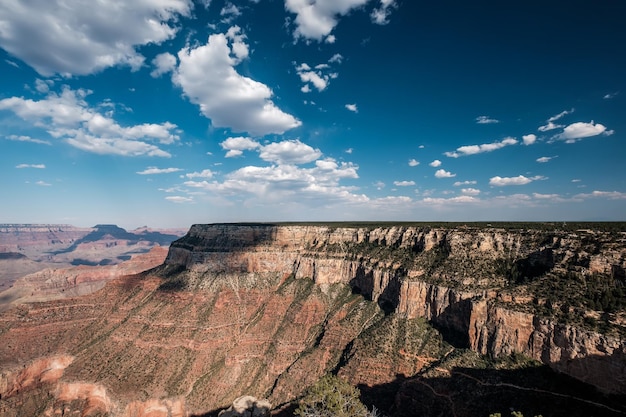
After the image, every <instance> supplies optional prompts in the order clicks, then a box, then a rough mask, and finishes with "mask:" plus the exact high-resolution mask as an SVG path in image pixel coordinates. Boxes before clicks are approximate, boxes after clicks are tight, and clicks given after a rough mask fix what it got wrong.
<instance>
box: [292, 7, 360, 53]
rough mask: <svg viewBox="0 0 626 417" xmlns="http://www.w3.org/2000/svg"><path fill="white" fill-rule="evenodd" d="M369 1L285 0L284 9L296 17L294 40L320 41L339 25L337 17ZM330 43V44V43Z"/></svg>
mask: <svg viewBox="0 0 626 417" xmlns="http://www.w3.org/2000/svg"><path fill="white" fill-rule="evenodd" d="M368 1H369V0H285V9H286V10H287V11H289V12H291V13H294V14H295V15H296V18H295V19H294V21H295V24H296V29H295V31H294V33H293V36H294V39H296V40H297V39H299V38H304V39H306V40H316V41H318V42H320V41H322V40H323V39H324V38H327V37H329V36H332V37H333V42H334V35H331V34H330V32H332V30H333V29H334V28H335V26H337V24H338V23H339V17H340V16H344V15H346V14H348V12H350V11H351V10H353V9H355V8H357V7H360V6H363V5H365V4H366V3H367V2H368ZM330 43H332V42H330Z"/></svg>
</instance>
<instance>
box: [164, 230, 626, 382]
mask: <svg viewBox="0 0 626 417" xmlns="http://www.w3.org/2000/svg"><path fill="white" fill-rule="evenodd" d="M165 267H166V268H168V267H173V269H172V270H176V269H179V270H180V269H184V271H183V272H181V273H182V274H191V275H193V276H194V279H196V280H197V279H200V280H202V279H204V278H203V277H206V278H207V279H211V280H216V281H219V280H220V277H221V276H233V275H242V274H243V275H246V276H248V277H253V278H250V279H251V280H252V283H253V285H254V282H257V283H260V281H258V279H262V278H259V277H263V276H267V275H268V274H270V275H272V274H273V275H278V276H283V277H284V276H287V275H292V276H294V277H295V278H298V279H299V278H309V279H313V280H314V281H315V282H316V283H317V284H319V285H326V284H335V283H344V284H348V285H350V286H351V287H352V289H353V291H354V292H358V293H361V294H363V295H364V296H365V297H366V298H367V299H370V300H373V301H376V302H378V304H379V305H380V306H381V308H383V310H385V311H386V312H388V313H391V312H394V313H395V314H398V315H400V316H402V317H406V318H416V317H423V318H426V319H428V320H430V321H431V322H432V323H433V324H435V325H436V326H437V327H438V328H440V329H441V330H442V331H443V332H444V333H445V332H447V333H448V334H449V335H450V336H452V337H453V338H454V339H455V340H457V341H459V342H460V343H461V344H463V345H465V346H468V347H471V348H472V349H474V350H476V351H479V352H481V353H483V354H489V355H491V356H494V357H497V356H500V355H507V354H510V353H513V352H519V353H523V354H525V355H528V356H530V357H532V358H534V359H537V360H540V361H542V362H544V363H547V364H550V365H551V366H553V367H554V368H556V369H558V370H559V371H562V372H565V373H567V374H570V375H571V376H574V377H576V378H579V379H581V380H583V381H585V382H588V383H591V384H594V385H596V386H598V387H600V388H602V389H604V390H606V391H612V392H620V393H626V381H625V380H622V378H621V377H618V375H626V342H625V341H624V340H623V338H622V337H621V336H619V334H623V331H624V323H622V322H620V321H619V320H623V317H624V315H623V313H619V314H617V315H616V316H615V319H614V320H612V321H611V323H612V324H614V325H615V324H617V328H618V329H619V328H621V329H622V330H621V332H622V333H620V332H618V333H617V335H616V333H615V332H613V335H612V336H610V335H607V334H606V333H599V332H598V331H597V330H594V329H593V328H591V329H590V328H589V326H587V327H586V328H584V326H583V325H582V321H583V320H582V319H583V317H588V316H590V317H593V316H598V315H599V314H601V313H599V312H598V311H597V310H596V311H594V309H593V308H589V305H588V304H585V303H586V302H587V301H588V300H585V299H584V298H583V299H582V301H580V303H582V304H579V305H571V304H569V303H570V301H565V300H562V299H560V298H559V297H562V293H560V294H559V295H557V296H556V300H557V301H554V299H551V298H550V297H553V298H554V296H553V295H549V294H545V288H544V287H541V286H540V285H543V284H541V282H542V281H541V280H542V279H544V280H548V281H550V282H554V280H561V281H565V280H566V279H565V278H566V277H569V278H567V279H569V280H570V281H569V284H567V285H566V284H563V288H564V291H565V292H566V293H567V291H570V292H572V291H571V290H570V288H571V285H570V284H572V283H575V281H572V279H573V278H572V277H577V278H576V279H578V280H579V281H580V282H582V283H583V284H580V282H579V281H576V282H578V284H576V285H579V284H580V285H582V286H585V285H587V286H588V285H589V283H590V282H592V281H593V280H594V279H596V278H597V277H600V278H601V279H604V280H606V281H607V282H613V281H615V282H617V281H619V282H622V281H623V283H624V284H626V274H625V273H624V271H625V270H626V237H625V234H624V233H623V232H618V233H615V232H600V231H588V230H579V231H575V232H572V231H565V230H539V229H521V228H520V229H514V230H506V229H504V228H492V227H473V228H468V227H436V228H433V227H427V226H424V227H420V226H403V225H397V226H389V227H377V226H374V225H357V226H354V227H339V226H334V225H329V226H320V225H306V224H304V225H272V224H214V225H194V226H192V227H191V229H190V230H189V232H188V233H187V235H185V236H184V237H183V238H181V239H179V240H177V241H175V242H173V243H172V244H171V246H170V250H169V253H168V256H167V259H166V261H165ZM254 277H257V278H254ZM546 277H547V278H546ZM255 280H257V281H255ZM581 280H582V281H581ZM585 280H587V281H585ZM585 282H586V283H587V284H585ZM537 283H539V284H537ZM533 285H535V286H534V287H533ZM198 288H201V286H200V287H198ZM581 288H582V287H581ZM572 294H573V292H572ZM568 296H569V295H568ZM587 296H589V295H587ZM572 297H573V296H572ZM579 300H580V299H579ZM548 304H549V309H550V311H549V312H548V313H546V311H547V309H548ZM541 311H543V312H544V314H539V313H540V312H541ZM552 311H554V313H552ZM572 311H573V312H574V313H576V312H578V314H579V315H580V317H579V318H580V321H578V322H576V321H575V320H572V322H571V323H567V321H566V323H567V324H564V323H563V320H564V317H566V318H567V317H569V316H571V312H572ZM553 314H556V315H553ZM557 316H558V317H557ZM620 317H621V319H620Z"/></svg>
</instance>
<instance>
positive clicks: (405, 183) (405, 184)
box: [393, 181, 415, 187]
mask: <svg viewBox="0 0 626 417" xmlns="http://www.w3.org/2000/svg"><path fill="white" fill-rule="evenodd" d="M393 185H395V186H396V187H411V186H413V185H415V181H394V182H393Z"/></svg>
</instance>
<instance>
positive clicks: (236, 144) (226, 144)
mask: <svg viewBox="0 0 626 417" xmlns="http://www.w3.org/2000/svg"><path fill="white" fill-rule="evenodd" d="M220 146H221V147H222V148H223V149H225V150H227V151H228V152H227V153H226V158H232V157H235V156H240V155H241V154H243V151H249V150H252V149H257V148H260V147H261V144H260V143H259V142H257V141H255V140H252V139H250V138H246V137H241V136H240V137H236V138H228V139H226V140H225V141H223V142H222V143H220Z"/></svg>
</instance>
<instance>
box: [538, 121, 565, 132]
mask: <svg viewBox="0 0 626 417" xmlns="http://www.w3.org/2000/svg"><path fill="white" fill-rule="evenodd" d="M563 126H564V125H557V124H554V123H552V122H548V124H546V125H543V126H539V127H538V128H537V130H538V131H540V132H547V131H549V130H554V129H560V128H562V127H563Z"/></svg>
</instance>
